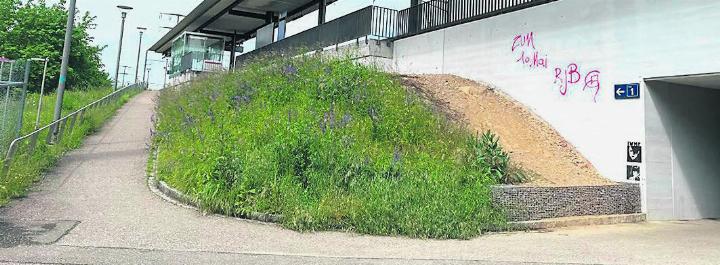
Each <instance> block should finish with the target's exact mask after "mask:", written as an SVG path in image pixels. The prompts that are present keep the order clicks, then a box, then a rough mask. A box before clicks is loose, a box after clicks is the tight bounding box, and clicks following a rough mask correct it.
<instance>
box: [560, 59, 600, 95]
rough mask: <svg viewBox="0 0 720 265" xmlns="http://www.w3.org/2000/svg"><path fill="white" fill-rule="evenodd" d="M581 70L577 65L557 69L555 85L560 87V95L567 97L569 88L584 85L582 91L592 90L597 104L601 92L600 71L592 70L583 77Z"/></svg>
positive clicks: (572, 64)
mask: <svg viewBox="0 0 720 265" xmlns="http://www.w3.org/2000/svg"><path fill="white" fill-rule="evenodd" d="M579 68H580V67H579V66H578V65H577V64H576V63H571V64H569V65H568V66H567V67H565V68H559V67H556V68H555V81H554V83H555V85H557V86H558V89H559V90H560V95H563V96H565V95H567V92H568V87H575V86H576V85H583V84H584V85H583V88H582V90H583V91H586V90H588V89H590V91H592V93H593V101H594V102H597V95H598V93H599V92H600V71H598V70H592V71H590V72H587V73H586V74H585V75H584V76H583V74H582V73H581V72H580V69H579ZM581 81H582V83H581Z"/></svg>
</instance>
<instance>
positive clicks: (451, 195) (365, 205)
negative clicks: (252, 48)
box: [154, 55, 522, 238]
mask: <svg viewBox="0 0 720 265" xmlns="http://www.w3.org/2000/svg"><path fill="white" fill-rule="evenodd" d="M158 116H159V117H158V122H157V124H156V133H155V138H154V139H155V145H156V147H157V148H159V155H158V161H157V169H158V178H159V179H161V180H164V181H165V182H167V183H168V184H169V185H171V186H173V187H175V188H177V189H179V190H180V191H182V192H184V193H186V194H188V195H190V196H191V197H193V198H194V199H195V200H196V201H197V203H198V204H199V205H201V206H202V207H203V208H204V209H205V210H208V211H212V212H219V213H223V214H228V215H236V216H246V215H249V214H251V213H257V212H260V213H268V214H281V215H282V216H283V219H282V224H283V225H284V226H285V227H288V228H291V229H296V230H301V231H308V230H309V231H314V230H348V231H355V232H359V233H367V234H377V235H404V236H410V237H422V238H470V237H473V236H476V235H478V234H480V233H482V232H484V231H488V230H494V229H498V228H501V227H504V226H505V220H504V217H503V214H502V211H501V209H496V208H494V207H493V205H492V203H491V199H490V187H491V186H492V185H495V184H498V183H500V182H502V181H504V180H507V179H517V177H516V176H515V175H517V174H520V175H522V173H518V172H517V171H518V170H512V169H510V168H511V167H512V166H509V165H511V164H512V163H510V161H509V157H508V154H507V153H506V152H504V151H503V150H502V147H501V146H500V145H499V144H498V143H497V137H495V136H494V135H493V134H492V133H490V132H487V133H485V134H484V135H474V134H473V133H471V132H470V131H469V130H467V129H466V128H464V127H463V126H461V125H458V124H455V123H452V122H450V121H448V120H447V119H446V118H445V117H444V116H443V115H441V114H439V113H435V112H433V108H432V107H431V106H428V105H427V104H426V103H424V101H423V100H421V99H420V98H419V97H418V96H416V95H415V94H414V93H413V92H410V91H408V90H406V89H405V87H403V86H402V85H401V84H400V82H399V81H398V80H397V79H396V78H395V77H393V76H391V75H389V74H386V73H383V72H381V71H379V70H377V69H375V68H373V67H369V66H364V65H359V64H357V63H354V62H352V61H350V60H346V59H343V58H328V57H322V56H318V55H313V56H303V57H296V58H284V57H267V58H262V59H259V60H256V61H254V62H252V63H248V64H246V65H243V66H242V67H239V70H238V71H237V72H236V73H230V74H223V75H216V76H210V77H208V78H205V79H203V80H199V81H196V82H193V83H191V84H188V85H185V86H182V87H178V88H175V89H171V90H166V91H164V92H163V93H162V94H161V96H160V100H159V106H158ZM511 175H512V176H511Z"/></svg>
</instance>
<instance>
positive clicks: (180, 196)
mask: <svg viewBox="0 0 720 265" xmlns="http://www.w3.org/2000/svg"><path fill="white" fill-rule="evenodd" d="M153 149H154V150H153V154H152V163H153V165H152V171H151V172H150V173H148V176H147V181H148V187H149V188H150V191H152V192H153V193H155V194H157V195H158V196H160V197H161V198H163V199H164V200H166V201H169V202H170V203H172V204H175V205H179V206H182V207H185V208H191V209H194V210H197V211H200V212H205V211H204V210H202V207H200V204H199V203H198V202H197V201H196V200H195V199H193V198H192V197H190V196H188V195H186V194H184V193H182V192H180V191H179V190H177V189H175V188H173V187H170V185H168V184H167V183H165V181H162V180H158V179H157V177H156V176H157V159H158V150H157V148H153ZM212 213H214V214H217V215H220V216H224V217H233V218H239V219H246V220H252V221H258V222H263V223H271V224H277V223H280V222H282V215H279V214H267V213H251V214H233V215H227V214H223V213H218V212H212Z"/></svg>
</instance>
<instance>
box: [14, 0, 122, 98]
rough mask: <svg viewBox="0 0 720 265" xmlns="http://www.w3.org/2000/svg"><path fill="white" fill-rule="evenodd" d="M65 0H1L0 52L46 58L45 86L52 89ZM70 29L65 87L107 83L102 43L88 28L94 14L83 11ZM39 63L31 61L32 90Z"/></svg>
mask: <svg viewBox="0 0 720 265" xmlns="http://www.w3.org/2000/svg"><path fill="white" fill-rule="evenodd" d="M64 6H65V0H61V1H60V3H58V4H54V5H49V4H47V3H46V1H45V0H37V1H36V0H28V1H22V0H0V56H4V57H7V58H11V59H27V58H49V59H50V64H49V65H48V79H47V82H46V89H48V90H53V89H54V88H55V87H56V85H57V82H58V78H59V75H60V61H61V59H62V50H63V44H64V39H65V23H66V22H67V9H66V8H65V7H64ZM76 17H77V18H76V20H75V30H74V31H73V40H72V49H71V51H72V52H71V54H70V67H69V69H68V79H67V85H68V89H80V88H88V87H99V86H109V85H110V79H109V76H108V74H107V73H106V72H104V71H103V70H102V68H103V64H102V62H101V60H100V54H101V52H102V50H103V49H104V48H105V46H96V45H93V44H92V41H93V37H91V36H90V34H89V30H91V29H93V28H94V27H95V24H94V21H95V17H94V16H91V15H90V14H89V13H88V12H85V13H84V15H82V16H76ZM41 79H42V66H39V64H36V65H34V67H33V71H32V74H31V78H30V89H31V91H37V90H39V88H40V82H41Z"/></svg>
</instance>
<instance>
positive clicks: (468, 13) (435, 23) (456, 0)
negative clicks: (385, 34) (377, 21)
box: [395, 0, 557, 38]
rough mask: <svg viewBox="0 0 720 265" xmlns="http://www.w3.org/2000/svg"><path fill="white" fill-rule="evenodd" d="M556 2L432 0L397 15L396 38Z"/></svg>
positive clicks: (539, 0) (534, 0) (546, 0)
mask: <svg viewBox="0 0 720 265" xmlns="http://www.w3.org/2000/svg"><path fill="white" fill-rule="evenodd" d="M554 1H557V0H432V1H427V2H423V3H421V4H419V5H415V6H412V7H409V8H406V9H403V10H400V11H399V12H398V18H397V20H398V22H397V23H398V29H397V34H396V35H395V38H404V37H408V36H412V35H416V34H420V33H425V32H428V31H433V30H437V29H441V28H445V27H451V26H454V25H458V24H462V23H466V22H470V21H474V20H479V19H483V18H487V17H492V16H496V15H500V14H504V13H509V12H514V11H518V10H522V9H526V8H530V7H534V6H538V5H542V4H547V3H550V2H554Z"/></svg>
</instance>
